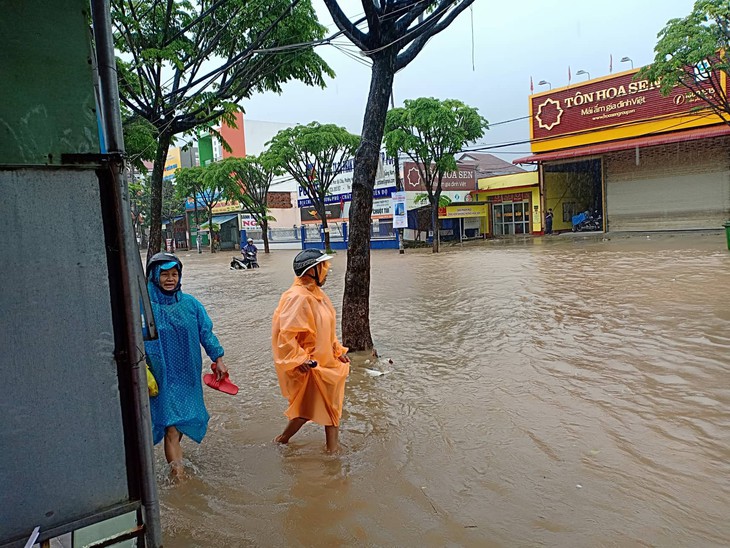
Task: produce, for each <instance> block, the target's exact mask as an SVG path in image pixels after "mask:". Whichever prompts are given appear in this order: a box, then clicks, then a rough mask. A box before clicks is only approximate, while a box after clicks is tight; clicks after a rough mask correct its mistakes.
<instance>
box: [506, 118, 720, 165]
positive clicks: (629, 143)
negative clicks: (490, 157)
mask: <svg viewBox="0 0 730 548" xmlns="http://www.w3.org/2000/svg"><path fill="white" fill-rule="evenodd" d="M723 135H730V126H728V125H727V124H722V125H717V126H711V127H703V128H697V129H690V130H687V131H677V132H674V133H661V134H659V135H649V136H646V137H634V138H633V139H623V140H621V141H611V142H608V143H598V144H595V145H586V146H582V147H576V148H568V149H565V150H556V151H553V152H543V153H541V154H533V155H532V156H525V157H524V158H517V159H516V160H513V161H512V163H514V164H535V163H538V162H548V161H551V160H565V159H569V158H582V157H584V156H595V155H597V154H605V153H607V152H617V151H619V150H629V149H632V148H637V147H639V148H644V147H653V146H659V145H668V144H671V143H679V142H682V141H696V140H698V139H709V138H712V137H722V136H723Z"/></svg>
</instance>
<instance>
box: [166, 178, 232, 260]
mask: <svg viewBox="0 0 730 548" xmlns="http://www.w3.org/2000/svg"><path fill="white" fill-rule="evenodd" d="M226 184H227V181H221V180H219V179H217V178H216V177H215V176H214V174H213V173H212V172H211V171H210V170H209V168H207V167H200V166H196V167H183V168H180V169H178V170H177V171H175V191H176V193H177V197H178V198H179V199H183V200H185V199H187V198H192V199H193V200H195V201H196V203H200V204H202V205H203V207H205V209H206V212H207V213H208V229H209V231H210V252H211V253H215V251H216V250H215V246H214V245H213V230H212V228H213V208H214V207H215V206H216V205H217V204H218V202H220V201H222V200H225V196H226V194H227V189H226V187H225V185H226ZM197 237H198V238H200V228H199V227H198V236H197Z"/></svg>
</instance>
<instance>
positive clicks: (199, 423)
mask: <svg viewBox="0 0 730 548" xmlns="http://www.w3.org/2000/svg"><path fill="white" fill-rule="evenodd" d="M180 278H181V279H182V274H181V276H180ZM159 283H160V265H159V264H158V265H154V266H153V267H152V272H151V276H150V278H149V281H148V282H147V290H148V292H149V295H150V301H151V302H152V312H153V313H154V317H155V322H156V323H157V330H158V334H159V337H158V339H157V340H154V341H145V343H144V346H145V351H146V353H147V360H148V362H149V364H150V368H151V369H152V374H153V375H154V376H155V379H156V380H157V384H158V386H159V387H160V393H159V395H158V396H155V397H152V398H150V412H151V414H152V437H153V441H154V443H155V444H157V443H159V442H160V441H162V439H163V438H164V437H165V428H166V427H168V426H174V427H175V428H177V429H178V430H179V431H180V432H181V433H182V434H185V435H186V436H188V437H189V438H191V439H193V440H195V441H196V442H198V443H200V442H201V441H202V440H203V437H204V436H205V432H206V430H207V429H208V419H209V415H208V411H207V410H206V409H205V403H204V401H203V383H202V380H201V376H202V369H203V361H202V358H201V354H200V345H202V346H203V348H204V349H205V353H206V354H208V357H209V358H210V359H211V360H212V361H215V360H217V359H218V358H220V357H221V356H223V347H221V345H220V343H219V342H218V339H217V337H216V336H215V335H214V334H213V322H212V321H211V320H210V318H209V317H208V313H207V312H206V311H205V308H203V305H202V304H200V302H199V301H198V300H197V299H196V298H195V297H192V296H191V295H187V294H185V293H183V292H182V291H180V284H178V286H177V288H176V289H175V290H174V291H173V292H171V293H168V292H165V291H163V290H162V289H161V288H160V285H159Z"/></svg>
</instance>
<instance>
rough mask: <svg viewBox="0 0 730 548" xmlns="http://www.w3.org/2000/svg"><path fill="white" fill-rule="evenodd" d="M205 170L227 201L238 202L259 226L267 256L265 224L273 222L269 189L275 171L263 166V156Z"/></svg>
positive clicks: (216, 165)
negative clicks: (220, 188)
mask: <svg viewBox="0 0 730 548" xmlns="http://www.w3.org/2000/svg"><path fill="white" fill-rule="evenodd" d="M205 169H207V170H208V171H209V173H210V177H212V178H214V179H215V180H217V181H220V183H219V184H220V186H221V187H222V188H223V189H224V193H225V195H226V197H227V198H228V200H229V201H231V202H239V203H240V204H241V208H242V209H243V211H245V212H246V213H248V214H249V215H251V217H252V218H253V220H254V221H256V223H257V224H258V225H259V226H260V227H261V236H262V238H263V240H264V253H269V221H273V220H276V219H274V218H273V217H272V216H271V215H269V203H268V199H269V189H270V188H271V182H272V181H273V180H274V176H276V175H278V174H279V169H278V168H276V167H274V166H272V165H271V164H269V163H267V162H266V159H265V156H264V155H262V156H258V157H257V156H253V155H252V156H246V157H245V158H226V159H225V160H223V161H221V162H218V163H215V164H212V165H210V166H208V167H207V168H205Z"/></svg>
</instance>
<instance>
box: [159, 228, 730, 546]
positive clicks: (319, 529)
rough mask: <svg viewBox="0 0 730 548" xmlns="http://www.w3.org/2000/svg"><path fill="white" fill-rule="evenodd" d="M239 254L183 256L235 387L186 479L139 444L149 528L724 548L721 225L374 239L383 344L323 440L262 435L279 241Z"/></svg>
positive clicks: (219, 403) (727, 452)
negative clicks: (256, 264)
mask: <svg viewBox="0 0 730 548" xmlns="http://www.w3.org/2000/svg"><path fill="white" fill-rule="evenodd" d="M236 253H237V252H233V251H228V252H222V253H220V254H217V255H216V256H213V257H211V256H210V255H209V254H203V255H198V254H196V253H186V252H181V253H180V254H179V255H180V257H181V258H182V260H183V262H184V265H185V266H184V274H183V290H184V291H186V292H190V293H191V294H193V295H194V296H196V297H197V298H198V299H199V300H200V301H201V302H202V303H203V304H204V305H205V306H206V308H207V310H208V312H209V314H210V316H211V318H212V319H213V322H214V326H215V331H216V333H217V335H218V337H219V338H220V340H221V343H222V344H223V346H224V348H225V351H226V362H227V364H228V366H229V368H230V370H231V376H232V378H233V380H234V382H236V383H237V384H238V385H239V386H240V387H241V391H240V392H239V394H238V395H237V396H235V397H231V396H226V395H224V394H221V393H218V392H214V391H212V390H208V389H206V398H207V400H206V401H207V404H208V409H209V412H210V414H211V421H210V427H209V432H208V435H207V437H206V438H205V440H204V441H203V443H202V445H200V446H197V445H195V444H194V443H192V442H190V440H185V441H184V442H183V449H184V450H185V452H186V457H187V458H188V459H189V460H190V463H191V467H192V470H193V474H192V478H191V479H189V480H187V481H185V482H183V483H182V484H179V485H170V484H169V483H168V482H167V480H166V479H165V477H164V474H163V471H162V469H163V468H164V456H163V453H162V447H161V445H160V446H158V447H156V449H155V451H156V452H155V455H156V464H157V467H158V469H160V472H159V474H158V475H159V478H160V480H159V485H160V497H161V501H162V520H163V529H164V536H165V544H166V546H171V547H186V546H206V547H208V546H216V547H218V546H314V545H318V546H339V545H362V546H364V545H367V546H415V545H419V544H420V545H421V546H536V545H545V546H654V545H659V546H727V545H730V520H728V516H730V383H729V382H728V379H729V378H730V253H728V251H727V249H726V246H725V241H724V235H714V234H713V235H693V236H687V235H684V236H669V235H665V236H655V235H651V236H650V237H648V238H647V237H646V236H645V235H641V236H638V235H637V236H633V237H631V238H626V237H623V238H621V237H611V239H610V241H600V238H599V239H574V238H572V237H569V236H565V237H563V236H558V237H553V238H549V237H548V238H537V239H534V240H528V242H526V243H504V242H503V243H500V242H482V243H479V244H478V245H473V246H468V247H467V246H465V247H464V248H459V247H454V248H445V250H444V251H443V252H442V253H440V254H438V255H433V254H432V253H430V251H429V250H425V251H422V250H418V251H415V250H413V251H412V250H408V251H407V252H406V255H404V256H403V255H398V252H397V251H377V252H373V256H372V288H371V323H372V332H373V339H374V341H375V344H376V347H377V349H378V351H379V353H380V356H381V357H380V358H379V359H373V360H372V362H370V363H365V360H366V358H368V356H354V357H353V367H352V372H351V375H350V378H349V380H348V384H347V389H346V396H345V410H344V414H343V420H342V424H341V441H342V443H343V446H344V450H343V453H342V454H341V455H338V456H326V455H325V454H324V453H323V444H324V433H323V428H322V427H320V426H315V425H307V426H305V427H304V428H303V429H302V431H301V432H300V434H299V435H298V436H297V437H295V438H294V439H293V440H292V442H290V444H289V445H288V446H277V445H276V444H274V443H272V441H271V440H272V439H273V438H274V436H276V435H277V434H279V433H280V432H281V430H282V428H283V427H284V425H285V422H286V419H285V417H284V416H283V411H284V409H285V408H286V401H285V400H284V398H283V397H282V396H281V395H280V392H279V387H278V383H277V380H276V374H275V371H274V366H273V363H272V357H271V349H270V344H271V342H270V330H271V316H272V313H273V311H274V308H275V307H276V304H277V302H278V299H279V296H280V295H281V293H282V292H283V291H284V290H285V289H286V288H288V287H289V285H290V284H291V281H292V279H293V273H292V269H291V262H292V258H293V257H294V255H295V254H296V251H295V250H274V251H273V252H272V254H271V255H269V256H266V255H264V254H263V253H260V263H261V268H260V269H259V270H250V271H232V270H229V268H228V263H229V261H230V258H231V256H232V255H234V254H236ZM345 265H346V256H345V253H344V252H340V253H338V255H337V257H336V258H335V259H334V261H333V269H334V270H333V272H331V274H330V276H329V279H328V283H327V285H326V287H325V290H326V291H327V292H328V294H329V295H330V297H331V298H332V302H333V304H334V305H335V308H337V311H338V315H340V313H341V304H342V291H343V286H344V274H345ZM340 317H341V316H340ZM338 320H339V317H338ZM338 327H339V325H338ZM389 359H390V360H392V362H393V363H392V364H391V363H389ZM204 363H207V362H204ZM376 373H385V374H383V375H376Z"/></svg>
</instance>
